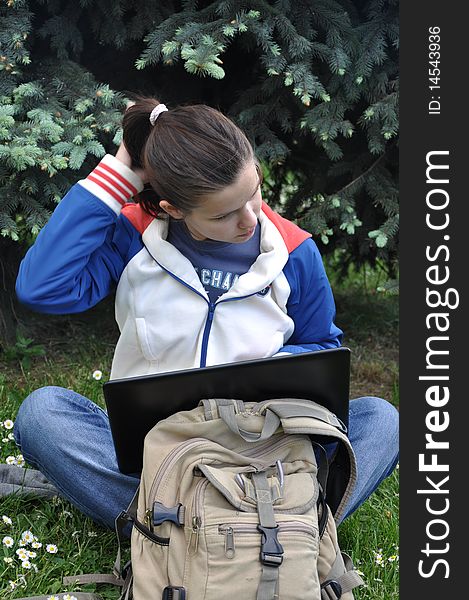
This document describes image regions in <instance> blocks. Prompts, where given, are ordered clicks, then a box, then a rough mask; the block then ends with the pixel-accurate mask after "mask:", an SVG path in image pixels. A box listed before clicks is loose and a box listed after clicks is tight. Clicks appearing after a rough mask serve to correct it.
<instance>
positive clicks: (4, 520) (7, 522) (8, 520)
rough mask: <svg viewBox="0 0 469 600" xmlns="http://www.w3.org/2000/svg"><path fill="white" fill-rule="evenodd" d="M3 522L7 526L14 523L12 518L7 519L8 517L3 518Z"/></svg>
mask: <svg viewBox="0 0 469 600" xmlns="http://www.w3.org/2000/svg"><path fill="white" fill-rule="evenodd" d="M2 521H3V522H4V523H5V525H11V524H12V523H13V521H12V520H11V519H10V517H7V516H6V515H3V516H2Z"/></svg>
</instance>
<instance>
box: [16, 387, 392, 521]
mask: <svg viewBox="0 0 469 600" xmlns="http://www.w3.org/2000/svg"><path fill="white" fill-rule="evenodd" d="M398 429H399V426H398V412H397V410H396V409H395V408H394V407H393V406H392V405H391V404H390V403H389V402H386V401H385V400H382V399H380V398H373V397H364V398H358V399H356V400H352V401H351V402H350V417H349V438H350V441H351V443H352V446H353V448H354V451H355V455H356V458H357V464H358V481H357V485H356V487H355V490H354V492H353V495H352V498H351V499H350V502H349V505H348V506H347V511H346V516H348V515H350V514H351V513H352V512H353V511H354V510H356V509H357V508H358V506H360V504H362V503H363V502H364V501H365V500H366V498H368V496H369V495H370V494H371V493H372V492H373V491H374V490H375V489H376V488H377V487H378V485H379V484H380V483H381V481H382V480H383V479H384V478H385V477H387V476H388V475H390V474H391V472H392V470H393V469H394V467H395V466H396V464H397V460H398V437H399V436H398ZM14 434H15V440H16V443H17V444H18V445H19V446H20V448H21V451H22V453H23V456H24V458H25V460H26V461H27V463H28V464H30V465H31V466H33V467H35V468H37V469H39V470H40V471H41V472H42V473H43V474H44V475H45V476H46V477H47V479H49V481H51V482H52V483H54V484H55V486H56V487H57V488H58V490H59V492H60V494H61V495H62V496H63V497H64V498H67V499H68V500H69V501H70V502H71V503H72V504H74V505H75V506H76V507H77V508H79V509H80V510H81V511H82V512H83V513H85V514H86V515H88V516H89V517H91V518H92V519H93V520H94V521H96V522H98V523H100V524H102V525H105V526H107V527H111V528H112V527H114V520H115V518H116V517H117V515H118V514H119V513H120V512H121V511H122V510H123V509H125V508H127V506H128V504H129V503H130V501H131V499H132V497H133V495H134V494H135V491H136V489H137V487H138V485H139V475H137V474H136V475H135V476H131V475H124V474H123V473H121V472H120V471H119V469H118V466H117V461H116V457H115V452H114V445H113V441H112V436H111V430H110V428H109V420H108V417H107V415H106V413H105V412H104V411H103V410H102V409H101V408H99V407H98V406H96V404H94V403H93V402H91V401H90V400H88V399H87V398H84V397H83V396H80V395H79V394H77V393H75V392H73V391H71V390H68V389H64V388H59V387H44V388H40V389H38V390H35V391H34V392H33V393H32V394H30V395H29V396H28V397H27V398H26V399H25V400H24V402H23V403H22V405H21V406H20V409H19V411H18V415H17V417H16V421H15V428H14ZM344 518H345V517H344Z"/></svg>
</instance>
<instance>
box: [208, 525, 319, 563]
mask: <svg viewBox="0 0 469 600" xmlns="http://www.w3.org/2000/svg"><path fill="white" fill-rule="evenodd" d="M278 531H279V533H300V534H303V535H309V536H311V537H316V535H317V533H316V530H315V528H314V527H313V526H312V525H307V524H306V523H302V522H301V521H288V522H282V523H279V524H278ZM218 533H220V534H221V535H223V536H224V537H225V556H226V557H227V558H234V556H235V553H236V546H235V535H236V534H237V535H253V534H257V535H260V532H259V530H258V529H257V525H256V524H254V523H223V524H222V525H219V526H218Z"/></svg>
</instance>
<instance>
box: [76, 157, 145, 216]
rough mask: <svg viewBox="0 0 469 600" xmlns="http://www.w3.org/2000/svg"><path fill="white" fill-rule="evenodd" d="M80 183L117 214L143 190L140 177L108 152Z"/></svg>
mask: <svg viewBox="0 0 469 600" xmlns="http://www.w3.org/2000/svg"><path fill="white" fill-rule="evenodd" d="M78 183H79V184H80V185H81V186H83V187H84V188H85V189H87V190H88V191H89V192H91V193H92V194H93V195H94V196H96V197H97V198H99V199H100V200H102V202H104V203H105V204H107V205H108V206H109V208H112V210H113V211H114V212H115V213H116V214H119V213H120V211H121V209H122V207H123V206H124V205H125V203H126V202H128V201H129V200H130V199H131V198H132V197H133V196H135V195H136V194H138V193H139V192H141V191H142V190H143V181H142V180H141V179H140V177H139V176H138V175H136V174H135V173H134V172H133V171H132V169H130V168H129V167H127V166H126V165H124V163H122V162H121V161H120V160H119V159H117V158H116V157H115V156H112V155H111V154H106V156H105V157H104V158H103V159H102V160H101V162H100V163H99V164H98V166H97V167H96V168H95V169H94V170H93V171H91V173H90V174H89V175H88V177H87V178H86V179H82V180H81V181H79V182H78Z"/></svg>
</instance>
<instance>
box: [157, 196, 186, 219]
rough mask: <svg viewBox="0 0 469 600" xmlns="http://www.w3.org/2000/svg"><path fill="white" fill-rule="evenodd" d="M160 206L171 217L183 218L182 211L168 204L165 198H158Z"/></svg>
mask: <svg viewBox="0 0 469 600" xmlns="http://www.w3.org/2000/svg"><path fill="white" fill-rule="evenodd" d="M160 208H161V209H162V210H164V212H165V213H168V215H169V216H170V217H173V219H184V213H183V212H182V211H180V210H179V208H176V207H175V206H173V205H172V204H170V203H169V202H168V201H167V200H160Z"/></svg>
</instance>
